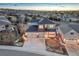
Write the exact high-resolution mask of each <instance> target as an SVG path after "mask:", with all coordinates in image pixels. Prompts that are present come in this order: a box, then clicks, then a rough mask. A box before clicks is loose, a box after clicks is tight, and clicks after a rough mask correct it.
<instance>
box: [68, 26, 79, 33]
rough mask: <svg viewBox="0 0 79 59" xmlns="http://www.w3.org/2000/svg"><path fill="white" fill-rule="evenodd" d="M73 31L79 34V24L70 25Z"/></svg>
mask: <svg viewBox="0 0 79 59" xmlns="http://www.w3.org/2000/svg"><path fill="white" fill-rule="evenodd" d="M69 26H70V27H71V28H72V29H73V30H75V31H76V32H78V33H79V24H70V25H69Z"/></svg>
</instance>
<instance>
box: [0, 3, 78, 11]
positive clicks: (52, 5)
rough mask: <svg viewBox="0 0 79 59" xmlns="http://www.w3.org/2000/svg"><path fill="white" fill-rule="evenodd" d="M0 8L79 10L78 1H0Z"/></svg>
mask: <svg viewBox="0 0 79 59" xmlns="http://www.w3.org/2000/svg"><path fill="white" fill-rule="evenodd" d="M0 8H12V9H24V10H46V11H52V10H58V11H59V10H79V3H0Z"/></svg>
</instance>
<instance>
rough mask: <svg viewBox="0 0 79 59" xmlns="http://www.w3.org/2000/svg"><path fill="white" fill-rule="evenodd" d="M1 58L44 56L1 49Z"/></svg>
mask: <svg viewBox="0 0 79 59" xmlns="http://www.w3.org/2000/svg"><path fill="white" fill-rule="evenodd" d="M0 56H42V55H40V54H35V53H29V52H23V51H14V50H6V49H0Z"/></svg>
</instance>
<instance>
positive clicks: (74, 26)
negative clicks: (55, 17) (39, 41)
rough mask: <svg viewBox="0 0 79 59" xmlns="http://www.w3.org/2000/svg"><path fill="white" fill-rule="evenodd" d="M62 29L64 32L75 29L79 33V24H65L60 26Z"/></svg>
mask: <svg viewBox="0 0 79 59" xmlns="http://www.w3.org/2000/svg"><path fill="white" fill-rule="evenodd" d="M60 29H61V31H62V32H63V34H65V33H67V32H69V31H71V30H74V31H76V32H77V33H79V24H63V25H61V26H60Z"/></svg>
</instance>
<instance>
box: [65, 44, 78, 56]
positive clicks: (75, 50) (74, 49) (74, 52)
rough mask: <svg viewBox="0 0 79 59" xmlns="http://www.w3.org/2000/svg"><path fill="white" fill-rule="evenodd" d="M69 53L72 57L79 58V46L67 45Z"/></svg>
mask: <svg viewBox="0 0 79 59" xmlns="http://www.w3.org/2000/svg"><path fill="white" fill-rule="evenodd" d="M65 47H66V49H67V52H68V54H69V55H71V56H79V46H78V45H76V44H70V45H69V44H67V45H65Z"/></svg>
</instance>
